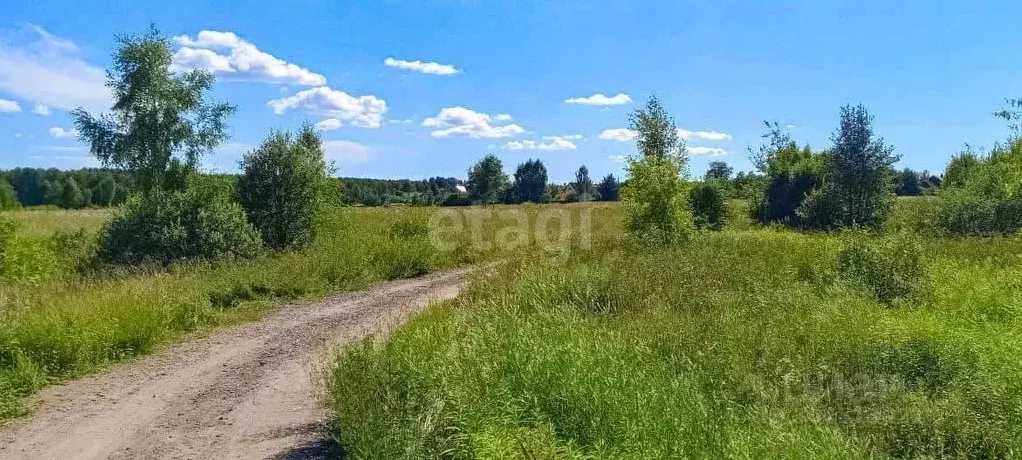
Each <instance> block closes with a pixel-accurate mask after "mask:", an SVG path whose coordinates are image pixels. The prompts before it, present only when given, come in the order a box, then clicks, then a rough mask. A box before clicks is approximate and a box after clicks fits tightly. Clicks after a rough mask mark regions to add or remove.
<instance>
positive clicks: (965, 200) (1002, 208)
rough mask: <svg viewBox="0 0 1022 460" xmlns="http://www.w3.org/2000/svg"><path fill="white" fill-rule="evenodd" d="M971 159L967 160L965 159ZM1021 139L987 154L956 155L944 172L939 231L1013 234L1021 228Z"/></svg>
mask: <svg viewBox="0 0 1022 460" xmlns="http://www.w3.org/2000/svg"><path fill="white" fill-rule="evenodd" d="M966 160H968V161H966ZM1019 164H1022V139H1015V140H1013V141H1012V142H1011V143H1009V145H1008V146H1004V147H998V148H996V149H994V151H993V152H991V154H990V156H988V157H977V156H976V155H971V154H970V155H964V154H963V155H962V156H959V157H955V158H954V159H953V160H952V162H951V164H949V165H948V170H947V172H946V173H945V175H946V176H947V175H952V174H953V175H954V176H955V180H954V181H947V182H948V183H949V184H953V185H950V186H949V188H948V189H946V190H943V191H942V192H941V194H940V197H941V201H940V204H939V205H938V206H937V210H936V216H935V219H934V220H935V225H936V227H937V229H938V230H939V232H940V233H943V234H946V235H958V236H982V235H996V234H1013V233H1017V232H1018V231H1019V229H1022V192H1020V188H1022V187H1020V186H1019V179H1018V175H1019V174H1020V173H1019V172H1018V170H1019V169H1022V168H1020V167H1019V166H1018V165H1019Z"/></svg>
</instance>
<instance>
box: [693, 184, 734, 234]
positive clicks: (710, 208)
mask: <svg viewBox="0 0 1022 460" xmlns="http://www.w3.org/2000/svg"><path fill="white" fill-rule="evenodd" d="M689 203H691V205H692V220H693V221H694V222H695V225H696V227H697V228H708V229H710V230H720V229H722V228H724V224H725V223H726V222H727V218H728V205H727V197H726V196H725V192H724V189H723V187H721V184H720V182H718V181H714V180H709V181H703V182H701V183H699V184H697V185H696V186H695V187H694V188H693V189H692V192H691V194H690V195H689Z"/></svg>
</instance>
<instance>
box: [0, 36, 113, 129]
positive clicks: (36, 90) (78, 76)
mask: <svg viewBox="0 0 1022 460" xmlns="http://www.w3.org/2000/svg"><path fill="white" fill-rule="evenodd" d="M77 53H78V46H77V45H75V44H74V43H73V42H71V41H70V40H66V39H62V38H58V37H55V36H54V35H52V34H50V33H49V32H47V31H46V30H44V29H43V28H42V27H39V26H36V25H32V24H28V25H25V26H24V27H22V28H21V29H20V30H18V31H15V32H13V33H0V92H4V93H8V94H10V95H12V96H16V97H18V98H21V99H23V100H26V101H31V102H34V103H38V104H42V105H45V106H49V107H57V108H60V109H64V110H70V109H73V108H76V107H84V108H86V109H88V110H91V111H102V110H108V109H109V108H110V106H111V103H112V98H111V94H110V91H109V90H108V89H107V88H106V87H105V86H104V84H105V83H106V73H105V72H104V71H103V69H101V68H99V67H96V66H94V65H92V64H89V63H88V62H85V61H84V60H82V59H81V58H80V57H79V56H78V55H77Z"/></svg>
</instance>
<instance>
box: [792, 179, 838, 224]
mask: <svg viewBox="0 0 1022 460" xmlns="http://www.w3.org/2000/svg"><path fill="white" fill-rule="evenodd" d="M795 216H796V222H797V225H798V227H801V228H803V229H817V230H831V229H833V228H836V227H838V225H837V223H838V222H840V219H841V203H840V202H839V200H838V194H837V193H835V191H834V189H833V188H832V187H830V186H828V185H824V186H823V187H820V188H816V189H813V190H812V191H810V192H809V194H807V195H806V197H805V199H804V200H802V202H801V203H799V205H798V208H797V209H796V210H795Z"/></svg>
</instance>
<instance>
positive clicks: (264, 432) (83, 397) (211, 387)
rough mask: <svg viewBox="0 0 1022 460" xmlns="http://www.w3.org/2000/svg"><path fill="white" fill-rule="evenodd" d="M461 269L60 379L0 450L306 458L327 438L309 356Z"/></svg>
mask: <svg viewBox="0 0 1022 460" xmlns="http://www.w3.org/2000/svg"><path fill="white" fill-rule="evenodd" d="M465 278H466V272H465V271H452V272H446V273H441V274H436V275H430V276H426V277H423V278H417V279H412V280H402V281H395V282H390V283H385V284H380V285H378V286H376V287H375V288H373V289H371V290H369V291H365V292H358V293H349V294H343V295H339V296H336V297H332V298H329V299H326V300H323V301H318V302H314V303H306V304H301V305H295V306H289V307H285V308H283V309H281V310H280V311H279V312H276V313H275V314H273V315H271V316H269V317H267V318H266V319H264V320H262V321H259V322H256V323H250V324H246V325H243V326H239V327H235V328H231V329H226V330H223V331H220V332H217V333H215V334H214V335H212V336H210V337H208V338H203V339H199V340H196V341H192V342H187V343H183V344H180V345H177V346H174V347H172V348H170V349H168V350H166V351H164V352H162V353H159V354H156V355H152V356H148V357H146V358H142V359H140V360H138V361H135V362H132V363H128V364H125V365H121V366H118V367H116V368H114V369H112V370H110V371H108V372H105V373H102V374H99V375H96V376H93V377H89V378H85V379H82V380H78V381H74V382H71V383H68V384H65V385H59V386H53V387H50V388H47V389H46V390H44V391H42V392H41V393H40V394H39V395H37V397H36V398H35V399H34V402H33V405H34V413H33V415H32V416H30V417H28V418H25V419H22V420H17V421H15V422H13V423H12V424H10V425H8V426H6V427H3V428H2V429H0V458H3V459H22V458H24V459H98V458H114V459H126V458H140V459H141V458H145V459H154V458H161V459H162V458H175V459H176V458H182V459H184V458H191V459H223V458H236V459H267V458H269V459H306V458H322V457H323V456H324V455H326V453H327V451H328V450H329V449H331V446H330V443H329V442H327V441H326V440H325V439H326V438H325V436H324V435H323V431H322V426H323V422H324V418H325V414H324V412H323V411H322V410H321V408H320V407H319V404H318V400H317V392H316V384H315V383H314V380H315V379H316V376H317V375H319V372H317V371H316V369H314V366H316V365H319V364H321V363H322V362H323V360H322V359H321V358H323V354H324V352H325V351H326V350H327V349H328V348H329V347H330V345H331V344H334V343H338V342H342V341H345V340H354V339H357V338H360V337H363V336H365V335H366V334H370V333H373V332H379V331H382V330H385V329H386V328H388V327H390V326H393V325H395V324H397V323H398V322H400V321H402V320H403V319H405V318H407V317H408V316H409V315H410V314H412V313H414V312H417V311H419V310H421V309H422V308H423V307H425V306H426V305H427V304H428V303H430V302H433V301H436V300H442V299H449V298H453V297H454V296H456V295H457V294H458V292H459V291H460V290H461V288H462V287H463V286H464V284H465V282H466V281H465Z"/></svg>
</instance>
